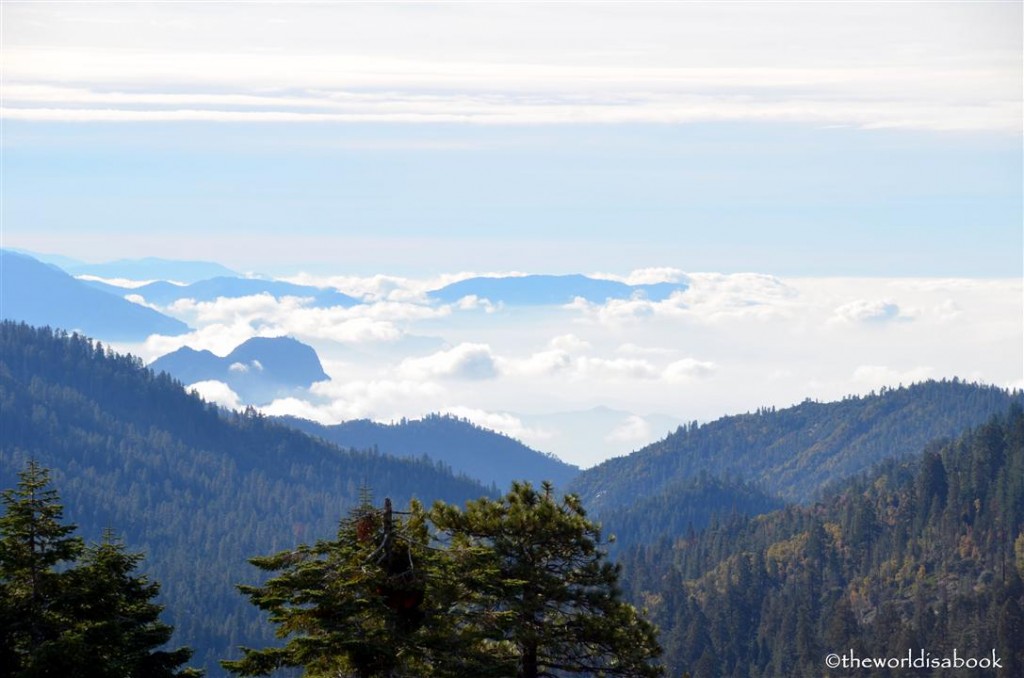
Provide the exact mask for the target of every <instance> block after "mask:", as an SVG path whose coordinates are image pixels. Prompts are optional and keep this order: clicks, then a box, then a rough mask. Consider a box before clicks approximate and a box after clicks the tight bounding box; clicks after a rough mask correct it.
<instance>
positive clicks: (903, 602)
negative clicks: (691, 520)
mask: <svg viewBox="0 0 1024 678" xmlns="http://www.w3.org/2000/svg"><path fill="white" fill-rule="evenodd" d="M1022 529H1024V410H1022V409H1021V407H1020V406H1019V405H1013V406H1012V407H1011V409H1010V411H1009V414H1008V415H1004V416H1003V417H999V418H994V419H992V420H990V421H989V422H988V423H985V424H983V425H981V426H980V427H978V428H977V429H976V430H974V431H972V432H970V433H968V434H966V435H964V436H963V437H960V438H958V439H956V440H955V441H953V442H947V443H944V444H934V445H931V446H929V447H928V448H927V450H926V451H925V452H924V454H923V456H917V457H915V458H913V459H910V460H903V461H890V462H887V463H885V464H883V465H882V466H881V467H880V468H879V469H878V470H876V471H875V472H874V473H872V474H870V475H866V476H863V477H859V478H858V479H856V480H852V481H848V482H847V483H846V484H845V486H844V487H842V488H841V489H840V490H837V491H833V492H829V493H828V494H827V496H825V497H824V498H823V499H822V500H821V501H820V502H818V503H816V504H814V505H812V506H803V507H795V506H794V507H790V508H787V509H784V510H781V511H777V512H774V513H771V514H768V515H764V516H760V517H758V518H756V519H753V520H746V519H743V518H740V517H735V518H733V519H726V520H723V521H722V522H719V523H718V524H716V525H713V526H712V527H710V528H709V529H708V530H706V531H705V532H703V533H701V534H699V535H689V536H687V537H681V538H678V539H675V540H672V541H663V542H661V543H658V544H652V545H647V546H644V547H639V548H634V549H631V550H629V551H628V552H626V553H623V554H621V558H620V560H621V561H622V562H623V564H624V568H625V572H626V573H627V578H629V580H630V582H631V584H630V589H629V591H630V593H631V595H632V596H633V599H634V600H635V601H636V602H638V603H642V604H644V605H646V606H647V608H648V609H649V612H650V614H651V618H652V619H653V620H654V621H655V622H656V623H657V624H658V625H659V626H660V627H661V630H662V634H661V641H662V644H663V646H664V648H665V651H666V663H667V665H668V667H669V671H670V673H669V675H681V674H682V672H683V671H684V670H685V671H689V672H690V673H691V675H694V676H744V677H746V676H829V675H833V676H845V675H850V669H846V670H843V669H842V668H840V669H838V670H832V671H831V672H830V670H829V668H828V667H827V666H826V664H825V657H826V655H828V654H829V653H833V652H834V653H837V654H841V655H847V654H848V653H849V652H850V651H851V649H852V652H853V653H854V655H855V656H856V657H859V658H867V657H880V658H887V657H906V656H907V651H908V649H911V650H913V651H914V653H915V656H917V655H916V653H917V651H918V649H919V648H923V649H924V650H925V651H927V652H929V653H931V657H930V658H934V659H937V660H941V659H944V658H947V657H952V653H953V650H954V648H955V649H956V651H957V653H958V656H959V657H961V658H964V657H975V658H991V657H992V653H993V651H994V652H995V654H996V656H997V658H999V659H1000V660H1001V663H1002V666H1003V667H1004V668H1003V669H1002V670H998V671H995V672H993V671H991V670H989V671H981V670H970V669H961V670H958V671H957V672H956V675H958V676H960V675H963V676H983V675H984V676H991V675H997V676H1005V677H1006V678H1009V677H1011V676H1019V675H1021V673H1020V671H1021V668H1022V667H1024V584H1022V581H1021V579H1022V577H1024V535H1022ZM910 673H911V671H908V669H906V668H903V669H895V670H890V669H888V668H874V669H872V670H871V672H870V675H872V676H877V677H881V678H884V677H886V676H903V675H909V674H910ZM917 673H920V674H921V675H939V674H938V673H929V672H925V671H920V672H917ZM865 675H867V673H865ZM941 675H946V673H942V674H941Z"/></svg>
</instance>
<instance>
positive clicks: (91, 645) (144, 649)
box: [0, 462, 201, 678]
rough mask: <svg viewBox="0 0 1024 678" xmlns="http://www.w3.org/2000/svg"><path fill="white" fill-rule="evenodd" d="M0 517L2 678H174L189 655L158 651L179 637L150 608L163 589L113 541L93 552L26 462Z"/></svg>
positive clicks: (37, 469)
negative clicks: (141, 573) (66, 521)
mask: <svg viewBox="0 0 1024 678" xmlns="http://www.w3.org/2000/svg"><path fill="white" fill-rule="evenodd" d="M20 478H21V479H20V482H19V483H18V486H17V488H16V489H12V490H6V491H4V492H3V495H2V501H3V505H4V508H5V511H4V515H3V516H0V675H4V676H12V677H13V678H43V677H49V676H53V677H54V678H58V677H59V678H171V677H172V676H198V675H201V674H200V672H198V671H194V670H191V669H185V670H182V671H179V670H178V667H180V666H181V665H182V664H184V663H185V662H186V661H188V659H189V657H190V656H191V654H192V653H191V651H190V650H189V649H188V648H181V649H178V650H173V651H161V650H158V649H157V648H159V647H160V646H162V645H164V644H165V643H166V642H167V641H168V640H169V639H170V636H171V633H172V630H173V629H172V628H171V627H170V626H168V625H166V624H163V623H161V622H160V621H159V614H160V612H161V610H162V609H163V608H162V607H161V606H160V605H157V604H155V603H152V602H151V599H152V598H153V597H155V596H156V594H157V592H158V590H159V587H158V585H157V584H155V583H152V582H149V581H148V580H147V579H146V578H145V577H139V576H135V575H134V574H133V572H134V570H135V568H136V567H137V566H138V565H139V563H140V562H141V561H142V556H141V555H139V554H132V553H127V552H125V550H124V546H123V545H122V544H120V543H119V542H116V541H114V540H113V538H112V537H111V535H110V534H109V533H108V534H107V537H106V538H105V539H104V541H103V543H101V544H98V545H95V546H92V547H89V548H86V547H85V545H84V543H83V541H82V540H81V539H80V538H79V537H75V536H73V534H72V533H73V532H74V531H75V526H74V525H65V524H63V523H62V520H63V507H62V506H61V504H60V500H59V497H58V495H57V492H56V490H54V489H52V488H50V487H49V484H50V477H49V472H48V471H47V470H46V469H45V468H43V467H41V466H39V465H38V464H36V463H35V462H29V464H28V467H27V468H26V469H25V470H24V471H23V472H22V473H21V474H20Z"/></svg>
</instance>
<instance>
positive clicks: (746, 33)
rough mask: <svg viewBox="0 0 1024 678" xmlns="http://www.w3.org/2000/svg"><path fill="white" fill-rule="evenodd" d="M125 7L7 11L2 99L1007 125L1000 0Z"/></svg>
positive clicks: (24, 107)
mask: <svg viewBox="0 0 1024 678" xmlns="http://www.w3.org/2000/svg"><path fill="white" fill-rule="evenodd" d="M128 10H130V11H128ZM128 10H126V9H125V8H124V7H119V6H117V5H105V6H96V5H90V6H88V7H83V8H77V7H74V6H63V5H62V6H59V7H57V6H50V5H45V4H41V5H35V6H33V5H30V4H24V5H22V4H16V5H12V6H11V7H9V8H8V9H7V11H6V12H5V23H6V24H7V27H6V28H5V37H6V38H7V40H6V42H7V45H6V46H5V53H4V58H5V108H4V111H3V115H4V116H6V117H8V118H11V119H23V120H45V121H105V122H153V121H207V122H280V123H304V122H307V123H323V122H335V123H356V122H397V123H422V122H434V123H453V122H455V123H473V124H499V125H521V124H581V123H589V124H593V123H599V124H603V123H659V124H661V123H690V122H706V121H758V122H764V121H774V122H802V123H812V124H815V125H855V126H860V127H896V128H918V129H932V130H998V131H1002V132H1016V131H1018V129H1019V120H1020V109H1021V106H1020V100H1019V96H1016V92H1017V91H1018V89H1019V87H1018V86H1019V81H1020V77H1019V76H1020V72H1019V71H1020V64H1019V55H1018V54H1017V51H1018V48H1019V44H1017V43H1016V42H1015V40H1014V37H1015V36H1014V33H1013V31H1012V30H1007V29H1006V27H1005V26H1006V25H1019V23H1020V10H1019V6H1017V5H1016V3H1003V4H1000V3H995V4H989V3H984V4H981V6H974V5H970V6H969V5H967V4H966V3H965V4H961V5H953V6H950V5H946V6H942V5H934V4H927V3H925V4H913V5H893V4H891V3H889V4H885V3H883V4H880V5H879V4H874V5H871V4H867V5H863V4H862V5H859V6H853V5H831V6H829V7H828V8H827V10H828V11H825V10H824V8H821V7H815V6H813V5H801V4H796V5H792V4H791V5H785V4H783V5H778V4H773V5H761V6H749V7H744V10H743V11H742V12H737V11H736V10H735V7H729V6H723V5H719V6H715V5H712V4H702V3H696V4H694V3H682V4H667V5H666V4H661V5H658V4H647V5H641V6H630V7H629V8H628V9H627V8H626V6H625V5H615V4H611V5H603V6H601V7H600V8H598V9H595V8H590V7H582V6H574V5H572V4H568V5H567V4H561V5H558V4H555V5H543V6H541V5H521V6H519V7H515V8H513V7H511V6H496V5H491V6H485V7H469V6H465V5H458V4H455V5H441V6H433V7H431V8H430V9H429V10H426V9H423V8H419V7H412V6H407V5H390V6H389V5H387V4H385V5H384V6H381V5H377V6H374V5H365V4H355V5H344V4H342V5H334V6H329V5H327V6H325V5H313V6H310V5H304V4H295V5H293V4H291V3H284V4H281V3H277V4H275V5H251V6H246V7H244V8H240V7H233V6H231V5H230V4H219V5H212V6H211V5H207V6H204V7H203V8H202V9H199V10H197V8H196V7H187V8H185V7H176V6H174V5H173V4H167V3H165V4H163V5H160V4H156V5H149V6H146V7H131V8H128ZM567 25H571V26H573V31H572V32H571V35H569V34H567V33H566V32H564V31H562V30H559V31H557V32H556V31H551V30H539V29H538V27H539V26H567ZM724 25H728V26H729V30H728V31H721V30H713V28H714V27H721V26H724ZM156 26H159V27H160V28H159V30H157V29H156V28H155V27H156ZM325 26H330V27H331V28H332V29H333V30H332V31H330V35H328V34H326V33H325V30H324V29H325ZM906 26H913V27H914V30H913V31H907V30H906V28H905V27H906ZM270 27H272V29H271V28H270ZM426 35H429V36H431V40H429V41H428V40H425V39H424V36H426ZM637 35H643V36H645V39H644V42H643V43H642V44H640V43H637V42H636V37H635V36H637ZM974 35H977V36H985V40H984V41H982V40H980V39H975V40H972V39H971V37H970V36H974ZM712 36H713V39H712ZM1018 41H1019V34H1018ZM908 44H909V46H908ZM439 45H444V49H443V50H441V49H439V48H438V46H439ZM778 45H794V46H795V47H794V49H793V50H780V49H778ZM795 55H799V58H797V57H796V56H795Z"/></svg>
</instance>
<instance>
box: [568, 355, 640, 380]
mask: <svg viewBox="0 0 1024 678" xmlns="http://www.w3.org/2000/svg"><path fill="white" fill-rule="evenodd" d="M577 365H578V372H579V374H580V375H582V376H584V377H587V378H590V379H609V380H624V379H628V380H632V379H657V378H658V376H660V372H659V370H658V368H657V367H655V366H654V365H653V364H652V363H650V362H648V361H647V360H641V359H637V358H610V359H609V358H590V357H583V358H580V359H579V360H578V361H577Z"/></svg>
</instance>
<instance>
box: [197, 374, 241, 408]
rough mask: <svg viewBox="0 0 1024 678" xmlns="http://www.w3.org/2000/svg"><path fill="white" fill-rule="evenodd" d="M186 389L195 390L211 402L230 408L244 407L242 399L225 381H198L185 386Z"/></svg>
mask: <svg viewBox="0 0 1024 678" xmlns="http://www.w3.org/2000/svg"><path fill="white" fill-rule="evenodd" d="M185 388H186V390H189V391H195V392H196V393H198V394H199V396H200V397H201V398H202V399H203V400H205V401H206V402H209V403H216V404H218V405H220V406H221V407H226V408H228V409H229V410H238V409H241V408H242V401H241V399H240V398H239V397H238V394H237V393H235V392H234V391H232V390H231V387H230V386H228V385H227V384H225V383H224V382H223V381H214V380H209V381H197V382H196V383H194V384H190V385H188V386H186V387H185Z"/></svg>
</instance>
